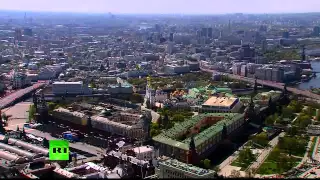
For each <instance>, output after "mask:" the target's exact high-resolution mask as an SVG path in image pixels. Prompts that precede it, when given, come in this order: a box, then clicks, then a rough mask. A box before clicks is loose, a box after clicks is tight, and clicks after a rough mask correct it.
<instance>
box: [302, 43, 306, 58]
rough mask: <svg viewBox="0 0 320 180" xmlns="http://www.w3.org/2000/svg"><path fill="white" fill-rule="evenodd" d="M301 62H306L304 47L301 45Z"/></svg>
mask: <svg viewBox="0 0 320 180" xmlns="http://www.w3.org/2000/svg"><path fill="white" fill-rule="evenodd" d="M301 60H302V61H305V60H306V47H305V46H304V45H302V52H301Z"/></svg>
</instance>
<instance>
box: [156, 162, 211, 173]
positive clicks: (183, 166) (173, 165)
mask: <svg viewBox="0 0 320 180" xmlns="http://www.w3.org/2000/svg"><path fill="white" fill-rule="evenodd" d="M160 164H164V165H166V166H169V167H171V168H176V169H179V170H182V171H184V172H186V173H192V174H195V175H197V176H205V175H208V174H215V172H214V171H213V170H207V169H203V168H200V167H197V166H193V165H191V164H186V163H183V162H180V161H178V160H176V159H168V160H165V161H162V162H160Z"/></svg>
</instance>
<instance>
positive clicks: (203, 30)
mask: <svg viewBox="0 0 320 180" xmlns="http://www.w3.org/2000/svg"><path fill="white" fill-rule="evenodd" d="M201 36H202V37H208V28H202V29H201Z"/></svg>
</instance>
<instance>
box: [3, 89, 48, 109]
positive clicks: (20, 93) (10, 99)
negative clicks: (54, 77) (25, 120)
mask: <svg viewBox="0 0 320 180" xmlns="http://www.w3.org/2000/svg"><path fill="white" fill-rule="evenodd" d="M44 85H45V83H37V84H34V85H32V86H30V87H27V88H24V89H20V90H18V91H16V92H14V93H12V94H9V95H8V96H5V97H3V98H1V99H0V109H3V108H6V107H8V106H9V105H10V104H12V103H13V102H15V101H16V100H17V99H19V98H21V97H23V96H24V95H26V94H28V93H31V92H32V91H34V90H36V89H39V88H41V87H43V86H44Z"/></svg>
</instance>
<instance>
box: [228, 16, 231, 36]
mask: <svg viewBox="0 0 320 180" xmlns="http://www.w3.org/2000/svg"><path fill="white" fill-rule="evenodd" d="M228 31H229V33H231V20H230V19H229V24H228Z"/></svg>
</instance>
